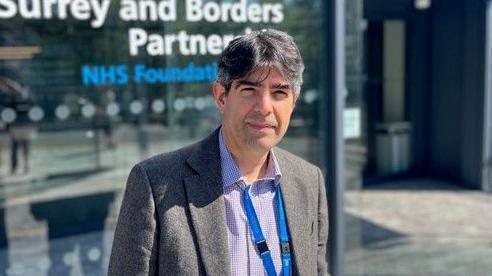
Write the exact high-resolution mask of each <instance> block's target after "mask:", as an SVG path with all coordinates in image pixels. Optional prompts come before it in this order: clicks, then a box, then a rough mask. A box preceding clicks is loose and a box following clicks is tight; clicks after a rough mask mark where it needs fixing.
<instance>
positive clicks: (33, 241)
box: [0, 0, 324, 275]
mask: <svg viewBox="0 0 492 276" xmlns="http://www.w3.org/2000/svg"><path fill="white" fill-rule="evenodd" d="M227 7H229V8H227ZM322 20H323V14H322V9H321V1H319V0H309V1H298V0H285V1H278V0H271V1H205V0H203V1H201V0H196V1H189V0H187V1H174V0H162V1H134V0H122V1H109V0H102V1H85V0H81V1H77V2H75V1H68V2H67V1H64V2H62V1H59V2H58V1H51V2H50V1H43V0H32V1H27V0H19V1H14V0H5V1H2V4H1V7H0V28H1V30H2V32H1V33H0V158H1V160H0V185H1V190H0V202H1V203H2V204H1V207H2V208H1V209H0V248H1V249H0V268H2V269H3V270H4V271H5V272H7V273H8V274H9V275H43V274H49V275H69V274H70V272H72V273H76V274H77V275H103V274H105V270H106V266H107V264H106V263H107V261H108V255H109V251H110V245H111V241H112V232H113V230H114V226H115V223H116V219H117V212H118V210H119V204H120V200H121V192H122V191H123V188H124V184H125V181H126V177H127V175H128V173H129V169H130V167H131V166H132V165H133V164H135V163H137V162H138V161H139V160H142V159H144V158H147V157H149V156H151V155H155V154H158V153H162V152H168V151H171V150H174V149H177V148H180V147H182V146H185V145H188V144H190V143H193V142H195V141H198V140H200V139H201V138H204V137H205V136H206V135H208V134H209V133H210V132H211V131H213V130H214V129H215V128H216V127H217V126H218V125H219V124H220V116H219V114H218V112H217V111H216V107H215V103H214V101H213V98H212V96H211V83H212V82H213V81H214V80H215V78H216V69H217V64H216V60H217V56H218V54H219V53H220V51H221V50H222V49H223V47H224V46H225V45H226V44H227V43H228V41H230V40H231V39H232V38H233V37H234V36H235V35H239V34H242V33H245V32H247V31H248V30H258V29H262V28H268V27H272V28H277V29H280V30H284V31H287V32H289V33H291V34H292V35H293V37H294V38H295V40H296V41H297V43H298V45H299V47H300V50H301V53H302V56H303V58H304V61H305V64H306V71H305V75H304V85H303V91H302V94H301V98H300V99H299V101H298V102H297V106H296V109H295V112H294V115H293V118H292V120H291V127H290V129H289V131H288V134H287V136H286V138H285V139H284V141H283V143H282V146H283V147H284V148H286V149H288V150H290V151H292V152H294V153H296V154H299V155H301V156H302V157H304V158H306V159H307V160H309V161H312V162H314V163H316V164H318V165H320V164H319V163H320V160H321V159H322V158H321V152H322V151H320V150H319V147H321V145H322V141H320V138H319V133H320V132H321V131H320V129H319V113H320V101H319V98H320V97H319V96H320V93H321V79H322V76H321V75H320V72H321V71H322V70H321V62H322V60H323V58H324V57H323V50H322V49H321V45H322V43H320V41H321V39H322V38H321V37H322V34H321V33H320V32H319V30H320V28H321V27H322ZM2 273H3V272H2ZM0 274H1V273H0Z"/></svg>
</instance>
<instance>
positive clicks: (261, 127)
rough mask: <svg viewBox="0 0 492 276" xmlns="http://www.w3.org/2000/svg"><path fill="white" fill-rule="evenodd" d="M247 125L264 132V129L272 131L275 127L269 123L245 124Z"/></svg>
mask: <svg viewBox="0 0 492 276" xmlns="http://www.w3.org/2000/svg"><path fill="white" fill-rule="evenodd" d="M247 124H248V125H249V126H250V127H252V128H253V129H256V130H264V129H270V128H272V129H273V128H275V127H276V126H275V125H273V124H271V123H265V122H247Z"/></svg>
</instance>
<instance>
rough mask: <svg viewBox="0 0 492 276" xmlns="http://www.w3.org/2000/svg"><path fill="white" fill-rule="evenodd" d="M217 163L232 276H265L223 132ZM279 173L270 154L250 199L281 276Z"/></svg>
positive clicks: (242, 181) (241, 182)
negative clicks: (219, 170) (265, 167)
mask: <svg viewBox="0 0 492 276" xmlns="http://www.w3.org/2000/svg"><path fill="white" fill-rule="evenodd" d="M219 147H220V160H221V165H222V181H223V187H224V199H225V210H226V222H227V234H228V240H229V253H230V258H231V272H232V275H266V272H265V269H264V266H263V262H262V260H261V258H260V255H259V254H258V251H257V249H256V246H255V244H254V241H253V236H252V233H251V228H250V227H249V224H248V219H247V218H246V213H245V210H244V205H243V200H242V193H243V191H244V187H245V185H249V184H250V183H246V182H245V179H244V177H243V176H242V174H241V171H240V170H239V167H238V166H237V164H236V162H235V161H234V159H233V158H232V155H231V153H230V151H229V150H228V148H227V145H226V144H225V142H224V138H223V134H222V129H221V130H220V134H219ZM280 177H281V174H280V169H279V166H278V163H277V159H276V158H275V155H274V154H273V151H270V154H269V155H268V167H267V170H266V174H265V176H264V177H263V178H261V179H258V180H257V181H255V182H254V183H252V184H254V185H252V186H251V189H250V196H251V200H252V201H253V206H254V207H255V211H256V214H257V216H258V220H259V221H260V226H261V230H262V231H263V235H264V236H265V239H266V243H267V245H268V248H269V249H270V252H271V255H272V259H273V263H274V265H275V270H276V272H277V275H280V273H281V272H282V261H281V253H280V241H279V235H278V215H277V201H276V200H274V199H275V188H276V186H277V185H279V181H280Z"/></svg>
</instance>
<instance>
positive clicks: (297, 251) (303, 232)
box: [275, 150, 311, 275]
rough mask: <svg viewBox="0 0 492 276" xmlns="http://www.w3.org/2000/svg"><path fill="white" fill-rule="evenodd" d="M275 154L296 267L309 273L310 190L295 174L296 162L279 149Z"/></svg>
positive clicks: (301, 272)
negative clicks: (291, 160) (280, 176)
mask: <svg viewBox="0 0 492 276" xmlns="http://www.w3.org/2000/svg"><path fill="white" fill-rule="evenodd" d="M275 156H276V157H277V161H278V163H279V166H280V170H281V172H282V178H281V179H280V188H281V191H282V197H283V199H284V202H285V212H286V215H287V227H288V228H289V238H290V242H291V246H292V254H293V256H294V268H295V269H296V270H297V274H298V275H307V274H309V272H308V271H305V268H304V266H305V265H303V264H308V263H309V260H308V258H309V254H308V249H309V248H308V246H309V239H308V235H309V231H310V228H309V226H311V222H310V221H306V220H308V218H309V215H308V212H307V208H306V207H307V206H306V204H309V200H310V197H309V192H308V191H307V189H306V187H307V186H306V185H303V183H302V182H303V181H302V180H301V179H300V178H299V177H297V176H296V175H295V173H294V172H295V171H296V169H295V164H292V162H290V160H288V159H287V157H286V156H284V155H283V154H281V152H279V151H278V150H276V151H275Z"/></svg>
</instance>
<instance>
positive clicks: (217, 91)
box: [212, 81, 227, 114]
mask: <svg viewBox="0 0 492 276" xmlns="http://www.w3.org/2000/svg"><path fill="white" fill-rule="evenodd" d="M212 90H213V92H214V99H215V104H216V105H217V108H218V109H219V112H220V114H222V113H223V112H224V106H225V103H226V100H227V99H226V98H227V95H226V89H225V87H224V86H222V84H220V83H219V82H217V81H216V82H214V84H213V87H212Z"/></svg>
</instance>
